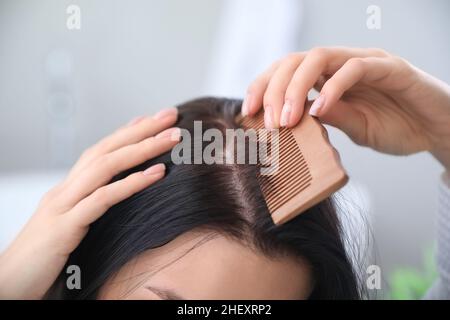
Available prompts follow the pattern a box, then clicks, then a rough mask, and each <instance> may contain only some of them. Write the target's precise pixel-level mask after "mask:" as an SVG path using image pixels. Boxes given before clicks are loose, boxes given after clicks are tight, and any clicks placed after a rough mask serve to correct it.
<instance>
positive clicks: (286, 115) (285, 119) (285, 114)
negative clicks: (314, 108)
mask: <svg viewBox="0 0 450 320" xmlns="http://www.w3.org/2000/svg"><path fill="white" fill-rule="evenodd" d="M291 111H292V105H291V102H290V101H286V102H285V103H284V106H283V109H281V117H280V126H282V127H286V126H287V125H288V124H289V119H290V117H291Z"/></svg>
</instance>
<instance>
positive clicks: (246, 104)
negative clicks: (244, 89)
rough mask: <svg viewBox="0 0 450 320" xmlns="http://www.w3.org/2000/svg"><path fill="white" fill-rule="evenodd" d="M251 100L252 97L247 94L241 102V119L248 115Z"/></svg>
mask: <svg viewBox="0 0 450 320" xmlns="http://www.w3.org/2000/svg"><path fill="white" fill-rule="evenodd" d="M251 99H252V96H251V95H250V94H247V96H246V97H245V99H244V101H243V102H242V108H241V114H242V116H243V117H245V116H247V115H248V110H249V106H250V102H251Z"/></svg>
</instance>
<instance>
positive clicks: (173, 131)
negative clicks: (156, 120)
mask: <svg viewBox="0 0 450 320" xmlns="http://www.w3.org/2000/svg"><path fill="white" fill-rule="evenodd" d="M169 137H170V140H171V141H179V140H180V137H181V130H180V128H169V129H166V130H164V131H162V132H160V133H158V134H157V135H156V136H155V138H157V139H163V138H169Z"/></svg>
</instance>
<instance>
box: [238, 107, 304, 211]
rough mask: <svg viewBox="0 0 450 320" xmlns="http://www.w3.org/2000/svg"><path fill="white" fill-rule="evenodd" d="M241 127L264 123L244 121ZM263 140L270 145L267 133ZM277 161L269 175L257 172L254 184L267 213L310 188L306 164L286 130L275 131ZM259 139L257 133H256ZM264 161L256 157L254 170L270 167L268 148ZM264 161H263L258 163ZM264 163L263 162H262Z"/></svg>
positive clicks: (269, 149) (290, 133)
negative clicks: (277, 150)
mask: <svg viewBox="0 0 450 320" xmlns="http://www.w3.org/2000/svg"><path fill="white" fill-rule="evenodd" d="M241 125H242V126H243V127H244V128H253V129H255V130H258V129H263V128H264V119H263V117H261V116H257V117H253V118H248V117H246V118H244V119H243V120H242V123H241ZM267 132H268V136H267V140H268V141H272V134H273V133H271V132H270V131H269V130H267ZM278 132H279V158H278V168H277V169H273V170H277V171H276V172H274V173H273V174H270V169H269V170H268V173H269V174H261V173H260V171H258V176H257V179H258V182H259V185H260V188H261V191H262V193H263V196H264V199H265V200H266V204H267V207H268V208H269V211H270V212H274V211H276V210H277V209H278V208H280V207H281V206H282V205H283V203H285V202H287V201H289V200H291V199H292V198H293V197H294V196H295V195H296V194H298V193H299V192H301V191H302V190H304V189H305V188H307V187H308V186H309V185H310V184H311V180H312V176H311V174H310V172H309V168H308V164H307V163H306V161H305V158H304V157H303V154H302V152H301V150H300V148H299V146H298V144H297V142H296V141H295V138H294V136H293V135H292V131H291V130H290V129H286V128H281V129H279V131H278ZM258 139H259V132H258ZM267 147H268V150H267V154H268V156H267V159H266V158H264V159H261V158H259V157H258V160H259V161H258V166H259V167H264V165H262V164H261V162H263V163H272V161H271V158H272V157H271V144H268V145H267ZM262 160H264V161H262ZM266 161H267V162H266Z"/></svg>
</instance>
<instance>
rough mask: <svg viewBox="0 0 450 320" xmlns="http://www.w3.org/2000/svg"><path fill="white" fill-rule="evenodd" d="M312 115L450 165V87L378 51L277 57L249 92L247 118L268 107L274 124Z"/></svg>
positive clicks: (364, 141)
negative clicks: (312, 96) (310, 97)
mask: <svg viewBox="0 0 450 320" xmlns="http://www.w3.org/2000/svg"><path fill="white" fill-rule="evenodd" d="M312 88H316V89H317V90H318V91H319V92H320V94H319V97H318V98H317V99H316V100H315V101H314V103H313V104H312V106H311V108H310V109H309V113H310V114H312V115H314V116H317V117H318V118H319V119H320V120H321V121H322V122H324V123H327V124H330V125H332V126H335V127H337V128H339V129H341V130H343V131H344V132H345V133H346V134H347V135H348V136H349V137H350V138H351V139H352V140H353V141H355V142H356V143H358V144H361V145H365V146H369V147H371V148H373V149H375V150H378V151H381V152H385V153H390V154H411V153H415V152H419V151H430V152H431V153H432V154H433V155H434V156H435V157H436V158H437V159H438V160H439V161H440V162H441V163H442V164H443V165H444V166H445V167H446V168H447V170H450V87H449V85H447V84H446V83H444V82H442V81H440V80H438V79H436V78H433V77H432V76H430V75H428V74H426V73H425V72H423V71H421V70H419V69H417V68H416V67H414V66H412V65H411V64H409V63H408V62H407V61H405V60H404V59H402V58H400V57H396V56H393V55H391V54H389V53H387V52H385V51H383V50H380V49H357V48H344V47H337V48H317V49H313V50H311V51H308V52H299V53H293V54H291V55H289V56H288V57H286V58H285V59H282V60H280V61H277V62H275V63H274V64H273V65H272V66H271V67H270V68H269V69H268V70H267V71H266V72H264V73H263V74H261V75H260V76H259V77H258V78H257V79H256V80H255V81H254V82H253V83H252V84H251V85H250V86H249V89H248V94H247V97H246V99H245V101H244V103H243V106H242V112H243V115H249V116H252V115H254V114H255V113H257V112H258V111H259V109H260V108H261V107H264V109H265V122H266V127H268V128H277V127H279V126H287V127H292V126H295V125H296V124H297V123H298V122H299V121H300V118H301V117H302V114H303V112H304V110H305V100H306V99H307V94H308V92H309V90H310V89H312Z"/></svg>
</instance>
